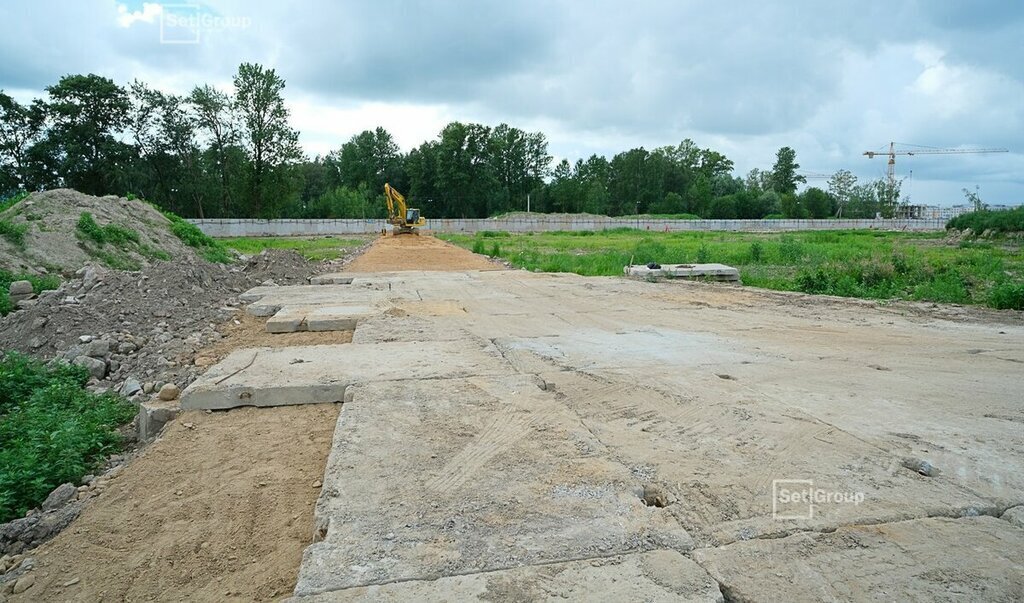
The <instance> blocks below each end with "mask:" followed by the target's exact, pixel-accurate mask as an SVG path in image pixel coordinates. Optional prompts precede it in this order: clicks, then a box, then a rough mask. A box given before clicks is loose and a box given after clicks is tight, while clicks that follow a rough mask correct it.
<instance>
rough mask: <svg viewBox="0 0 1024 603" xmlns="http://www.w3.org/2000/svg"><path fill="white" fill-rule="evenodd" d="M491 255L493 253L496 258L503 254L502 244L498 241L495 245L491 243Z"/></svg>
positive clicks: (492, 255)
mask: <svg viewBox="0 0 1024 603" xmlns="http://www.w3.org/2000/svg"><path fill="white" fill-rule="evenodd" d="M490 255H491V257H492V258H496V257H500V256H501V245H499V244H498V242H497V241H495V242H494V245H491V254H490Z"/></svg>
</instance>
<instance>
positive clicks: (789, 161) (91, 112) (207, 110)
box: [0, 63, 899, 219]
mask: <svg viewBox="0 0 1024 603" xmlns="http://www.w3.org/2000/svg"><path fill="white" fill-rule="evenodd" d="M284 88H285V80H284V79H283V78H281V77H280V76H279V75H278V74H277V73H276V72H275V71H274V70H273V69H267V68H265V67H263V66H262V65H258V64H250V63H243V64H242V65H240V66H239V68H238V72H237V73H236V74H235V75H234V77H233V86H232V90H230V91H222V90H219V89H217V88H215V87H213V86H210V85H199V86H196V87H195V88H193V89H192V90H191V92H189V93H188V94H185V95H175V94H168V93H165V92H162V91H160V90H156V89H154V88H152V87H150V86H149V85H147V84H146V83H144V82H140V81H134V82H132V83H130V84H129V85H127V86H120V85H118V84H116V83H115V82H114V81H113V80H110V79H108V78H105V77H101V76H98V75H94V74H88V75H67V76H65V77H62V78H61V79H60V81H58V82H57V83H56V84H54V85H52V86H49V87H47V88H46V93H47V97H46V98H44V99H34V100H33V101H31V102H30V103H28V104H21V103H19V102H18V101H16V100H15V99H14V98H12V97H11V96H10V95H8V94H6V93H5V92H4V91H2V90H0V194H2V195H3V196H4V197H9V196H11V195H14V194H17V193H19V192H21V191H35V190H44V189H50V188H57V187H69V188H74V189H77V190H79V191H82V192H84V193H88V194H92V195H107V194H117V195H125V194H126V193H133V194H135V195H138V196H141V197H144V198H146V199H148V200H149V201H152V202H154V203H156V204H157V205H159V206H161V207H163V208H165V209H168V210H170V211H173V212H175V213H177V214H179V215H182V216H185V217H198V218H218V217H254V218H376V217H382V216H383V214H384V211H385V210H384V202H383V196H382V189H383V185H384V183H385V182H390V183H391V184H392V185H393V186H395V187H396V188H398V190H400V191H402V192H403V193H405V194H406V196H407V197H408V198H409V200H410V203H411V204H412V205H414V206H418V207H420V208H421V209H422V210H423V212H424V215H426V216H428V217H433V218H441V217H465V218H477V217H488V216H494V215H498V214H502V213H506V212H511V211H523V210H525V209H526V208H527V204H528V203H529V206H530V209H531V210H533V211H538V212H568V213H578V212H588V213H594V214H604V215H612V216H622V215H633V214H662V215H683V214H685V215H692V216H698V217H703V218H721V219H731V218H746V219H756V218H763V217H766V216H778V217H789V218H826V217H831V216H837V217H848V218H858V217H874V216H875V215H876V212H877V213H881V214H883V215H885V216H887V217H888V216H891V215H892V214H893V212H894V211H896V207H895V203H891V202H886V200H887V199H898V198H899V192H898V190H896V191H892V190H888V189H887V185H886V183H885V182H884V181H882V180H878V181H874V182H867V183H859V182H857V179H856V177H855V176H854V175H853V174H851V173H850V172H848V171H845V170H841V171H839V172H836V173H835V174H834V175H833V176H832V177H831V178H830V179H829V182H828V186H827V188H826V189H822V188H818V187H809V188H806V189H805V190H803V191H801V192H798V190H797V189H798V185H799V184H800V183H802V182H805V180H804V177H803V176H801V175H800V172H799V168H800V165H799V163H797V161H796V152H795V151H794V150H793V149H791V148H789V147H783V148H781V149H779V151H778V152H777V154H776V157H775V162H774V164H773V165H772V167H771V168H770V169H766V170H759V169H754V170H752V171H751V172H750V173H749V174H747V175H746V177H738V176H736V175H735V174H734V166H733V162H732V161H731V160H730V159H728V158H727V157H726V156H725V155H723V154H721V153H719V152H717V151H715V150H713V149H706V148H700V147H699V146H698V145H697V144H696V143H694V142H693V141H692V140H689V139H687V140H684V141H682V142H681V143H679V144H678V145H676V146H666V147H660V148H656V149H654V150H651V151H648V150H646V149H644V148H635V149H630V150H628V151H623V152H621V153H618V154H616V155H614V156H613V157H612V158H611V159H608V158H606V157H603V156H600V155H592V156H590V157H589V158H587V159H585V160H584V159H579V160H577V161H576V162H575V163H570V162H569V161H568V160H566V159H563V160H561V161H559V162H558V163H557V164H555V165H554V166H552V163H553V161H552V157H551V155H550V154H549V152H548V143H547V138H546V137H545V136H544V134H543V133H541V132H526V131H523V130H521V129H519V128H515V127H512V126H509V125H507V124H500V125H498V126H495V127H490V126H486V125H482V124H476V123H462V122H452V123H449V124H448V125H446V126H445V127H444V128H443V129H442V130H441V132H440V133H439V134H438V136H437V137H436V138H435V139H433V140H429V141H426V142H424V143H422V144H421V145H419V146H418V147H416V148H414V149H412V150H410V151H409V152H407V153H405V152H402V150H401V149H400V148H399V147H398V145H397V143H396V142H395V140H394V137H393V136H392V135H391V134H390V133H389V132H387V131H386V130H385V129H383V128H379V127H378V128H376V129H374V130H366V131H363V132H361V133H359V134H357V135H355V136H353V137H352V138H351V139H350V140H348V141H347V142H345V143H343V144H341V145H340V147H339V148H338V149H336V150H334V151H332V152H330V153H328V154H327V155H324V156H316V157H312V158H310V157H308V156H306V155H305V154H304V153H303V151H302V149H301V148H300V146H299V142H298V141H299V133H298V131H297V130H295V129H294V128H293V127H292V126H291V125H290V121H289V120H290V115H289V111H288V108H287V106H286V105H285V102H284V96H283V91H284ZM897 186H898V185H897ZM893 193H895V194H893Z"/></svg>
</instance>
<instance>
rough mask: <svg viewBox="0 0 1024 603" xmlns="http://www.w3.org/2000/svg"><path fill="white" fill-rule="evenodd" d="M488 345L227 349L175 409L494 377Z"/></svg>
mask: <svg viewBox="0 0 1024 603" xmlns="http://www.w3.org/2000/svg"><path fill="white" fill-rule="evenodd" d="M508 371H509V367H508V364H507V363H506V362H505V361H504V359H503V358H502V357H501V354H500V353H499V352H498V350H497V349H496V348H494V346H493V345H491V344H490V343H489V342H472V341H469V342H464V341H463V342H453V341H442V342H418V343H404V342H397V343H382V344H366V345H360V344H345V345H321V346H302V347H287V348H252V349H241V350H235V351H234V352H232V353H231V354H230V355H228V357H227V358H225V359H224V360H222V361H221V362H219V363H218V364H216V365H214V366H213V367H211V368H210V370H208V371H207V372H206V373H205V374H203V376H202V377H200V378H199V379H197V380H196V381H195V382H194V383H192V385H190V386H189V387H188V388H187V389H185V391H184V392H183V393H182V396H181V407H182V408H185V409H189V408H204V409H225V408H235V407H238V406H284V405H289V404H314V403H318V402H340V401H343V400H344V399H345V390H346V388H347V387H348V386H350V385H353V384H355V383H366V382H373V381H396V380H433V379H453V378H458V377H467V376H472V375H499V374H504V373H507V372H508Z"/></svg>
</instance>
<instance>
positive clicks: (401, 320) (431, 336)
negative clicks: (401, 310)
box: [352, 316, 473, 343]
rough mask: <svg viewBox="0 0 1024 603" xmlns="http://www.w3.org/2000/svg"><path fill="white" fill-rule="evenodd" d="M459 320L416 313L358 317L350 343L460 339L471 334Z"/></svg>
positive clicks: (470, 336) (466, 337)
mask: <svg viewBox="0 0 1024 603" xmlns="http://www.w3.org/2000/svg"><path fill="white" fill-rule="evenodd" d="M462 322H463V321H461V320H444V321H442V320H423V319H422V318H420V317H416V316H374V317H370V318H367V319H365V320H361V321H359V328H358V329H356V332H355V333H353V334H352V343H384V342H391V341H459V340H468V339H472V338H473V335H472V334H470V333H469V332H468V331H466V329H464V328H462V327H461V326H460V324H461V323H462Z"/></svg>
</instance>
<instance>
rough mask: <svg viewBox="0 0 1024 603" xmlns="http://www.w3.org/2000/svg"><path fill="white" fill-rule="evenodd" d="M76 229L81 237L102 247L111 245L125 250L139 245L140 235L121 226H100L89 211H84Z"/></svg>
mask: <svg viewBox="0 0 1024 603" xmlns="http://www.w3.org/2000/svg"><path fill="white" fill-rule="evenodd" d="M76 229H77V230H78V233H79V235H80V236H81V237H83V238H85V239H88V240H90V241H92V242H93V243H96V244H97V245H99V246H100V247H103V246H104V245H106V244H108V243H109V244H111V245H113V246H114V247H118V248H121V249H123V248H125V247H128V246H129V245H138V244H139V233H137V232H135V231H134V230H132V229H131V228H128V227H126V226H121V225H120V224H107V225H106V226H100V225H99V224H97V223H96V220H95V219H93V217H92V214H90V213H89V212H87V211H83V212H82V214H81V215H80V216H79V217H78V224H77V225H76Z"/></svg>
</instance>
